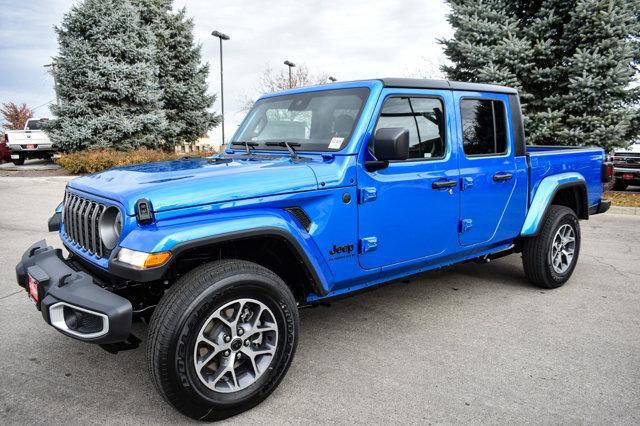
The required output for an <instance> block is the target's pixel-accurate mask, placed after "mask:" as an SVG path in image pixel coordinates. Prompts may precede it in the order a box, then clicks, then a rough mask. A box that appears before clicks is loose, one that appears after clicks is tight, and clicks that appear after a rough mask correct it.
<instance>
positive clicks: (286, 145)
mask: <svg viewBox="0 0 640 426" xmlns="http://www.w3.org/2000/svg"><path fill="white" fill-rule="evenodd" d="M265 145H266V146H281V147H283V148H287V150H288V151H289V154H290V155H291V158H292V159H293V160H294V161H298V160H299V157H298V153H297V152H296V150H295V149H293V147H294V146H302V145H301V144H299V143H298V142H287V141H280V142H265Z"/></svg>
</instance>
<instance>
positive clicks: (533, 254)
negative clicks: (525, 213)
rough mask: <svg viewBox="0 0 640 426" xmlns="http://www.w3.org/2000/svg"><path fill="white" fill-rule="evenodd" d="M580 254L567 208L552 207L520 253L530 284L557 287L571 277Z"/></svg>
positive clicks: (572, 214) (575, 222)
mask: <svg viewBox="0 0 640 426" xmlns="http://www.w3.org/2000/svg"><path fill="white" fill-rule="evenodd" d="M579 254H580V223H579V222H578V216H576V214H575V212H574V211H573V210H571V209H570V208H568V207H564V206H556V205H552V206H551V207H550V208H549V211H548V212H547V215H546V216H545V218H544V220H543V222H542V224H541V226H540V232H539V234H538V235H537V236H535V237H531V238H527V239H526V240H525V242H524V247H523V251H522V264H523V266H524V273H525V275H526V276H527V278H528V279H529V281H531V282H532V283H533V284H536V285H538V286H540V287H544V288H557V287H560V286H561V285H563V284H564V283H565V282H567V280H568V279H569V278H570V277H571V274H572V273H573V270H574V269H575V267H576V263H577V261H578V255H579Z"/></svg>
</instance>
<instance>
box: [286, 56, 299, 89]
mask: <svg viewBox="0 0 640 426" xmlns="http://www.w3.org/2000/svg"><path fill="white" fill-rule="evenodd" d="M284 64H285V65H286V66H288V67H289V89H291V88H292V87H293V80H292V78H291V68H293V67H295V66H296V64H294V63H293V62H291V61H284Z"/></svg>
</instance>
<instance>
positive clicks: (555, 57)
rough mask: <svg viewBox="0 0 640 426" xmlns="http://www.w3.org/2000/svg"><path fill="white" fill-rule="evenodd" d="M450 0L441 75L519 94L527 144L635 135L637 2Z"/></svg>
mask: <svg viewBox="0 0 640 426" xmlns="http://www.w3.org/2000/svg"><path fill="white" fill-rule="evenodd" d="M450 3H451V6H452V13H451V15H450V16H449V22H450V23H451V24H452V26H453V27H454V30H455V34H454V38H453V39H451V40H444V41H442V43H443V44H444V46H445V53H446V54H447V56H448V57H449V59H450V60H451V61H452V62H453V65H452V66H448V67H445V68H444V71H445V72H446V74H447V76H448V77H449V78H451V79H462V80H466V81H479V82H480V81H481V82H487V83H498V84H506V85H510V86H513V87H516V88H517V89H519V91H520V94H521V97H522V100H523V107H524V110H525V117H526V123H525V125H526V127H525V129H526V131H527V137H528V141H529V143H534V144H560V145H596V146H601V147H603V148H605V149H611V148H613V147H614V146H623V145H625V144H626V143H628V141H629V139H630V138H631V137H633V135H634V134H635V135H637V134H638V129H637V123H638V121H637V120H638V110H637V109H634V108H632V104H633V103H634V102H637V100H638V91H637V90H633V89H631V88H630V83H631V82H632V80H633V78H634V77H635V76H636V75H637V71H636V70H634V68H633V62H634V60H635V61H636V64H637V60H638V42H637V38H635V39H634V37H633V35H634V34H636V35H637V34H638V33H639V25H640V23H639V21H638V10H640V1H639V0H537V1H533V2H531V1H525V0H515V1H506V0H504V1H500V0H462V1H451V2H450Z"/></svg>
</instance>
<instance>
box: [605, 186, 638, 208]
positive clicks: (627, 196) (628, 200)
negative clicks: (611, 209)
mask: <svg viewBox="0 0 640 426" xmlns="http://www.w3.org/2000/svg"><path fill="white" fill-rule="evenodd" d="M604 198H606V199H608V200H611V203H612V204H613V205H614V206H621V207H640V192H638V191H635V192H634V191H630V190H627V191H624V192H621V191H606V192H605V193H604Z"/></svg>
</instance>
